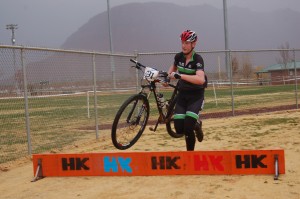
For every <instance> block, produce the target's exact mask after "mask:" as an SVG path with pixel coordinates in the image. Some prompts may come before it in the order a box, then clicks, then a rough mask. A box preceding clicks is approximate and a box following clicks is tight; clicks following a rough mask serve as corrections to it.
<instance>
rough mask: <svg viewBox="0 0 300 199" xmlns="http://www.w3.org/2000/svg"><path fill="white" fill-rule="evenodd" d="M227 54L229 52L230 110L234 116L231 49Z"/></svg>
mask: <svg viewBox="0 0 300 199" xmlns="http://www.w3.org/2000/svg"><path fill="white" fill-rule="evenodd" d="M228 54H229V59H228V66H229V76H230V89H231V111H232V116H234V115H235V113H234V92H233V74H232V64H231V51H230V50H229V52H228Z"/></svg>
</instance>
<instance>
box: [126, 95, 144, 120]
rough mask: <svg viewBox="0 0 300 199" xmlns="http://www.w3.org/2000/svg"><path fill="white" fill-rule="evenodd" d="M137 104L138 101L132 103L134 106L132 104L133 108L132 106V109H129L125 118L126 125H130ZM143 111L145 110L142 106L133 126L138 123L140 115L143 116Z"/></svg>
mask: <svg viewBox="0 0 300 199" xmlns="http://www.w3.org/2000/svg"><path fill="white" fill-rule="evenodd" d="M137 103H138V99H137V100H136V101H135V102H134V104H133V106H132V108H131V110H130V112H129V114H128V116H127V119H126V122H127V123H130V120H131V117H132V114H133V112H134V110H135V108H136V105H137ZM144 110H145V105H144V104H143V105H142V108H141V110H139V113H138V115H137V117H136V120H135V123H134V124H135V125H137V124H138V123H139V122H140V119H141V117H142V114H143V112H144Z"/></svg>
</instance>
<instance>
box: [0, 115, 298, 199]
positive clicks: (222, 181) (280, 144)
mask: <svg viewBox="0 0 300 199" xmlns="http://www.w3.org/2000/svg"><path fill="white" fill-rule="evenodd" d="M203 129H204V133H205V138H204V141H203V142H202V143H196V150H199V151H200V150H242V149H278V148H282V149H284V150H285V167H286V174H283V175H280V176H279V180H274V179H273V175H218V176H216V175H189V176H147V177H144V176H139V177H101V176H95V177H46V178H43V179H41V180H39V181H37V182H31V180H32V179H33V177H34V173H33V168H32V162H31V160H30V158H27V159H24V160H19V161H16V162H14V163H11V164H10V165H9V166H2V167H0V198H5V199H6V198H12V199H16V198H39V199H40V198H65V199H68V198H90V199H99V198H113V199H115V198H123V199H128V198H143V199H157V198H172V199H181V198H187V199H195V198H222V199H223V198H239V199H248V198H255V199H256V198H272V199H276V198H277V199H281V198H289V199H300V111H299V110H290V111H280V112H273V113H264V114H256V115H243V116H236V117H229V118H221V119H216V118H214V119H205V120H203ZM109 133H110V132H109V130H107V131H101V138H100V139H99V140H93V141H90V142H89V143H81V144H80V143H78V144H76V145H74V146H72V147H69V148H68V149H66V150H64V151H59V152H63V153H84V152H97V153H98V152H103V151H105V152H107V151H109V152H116V153H118V152H120V151H119V150H117V149H115V148H114V147H113V146H112V144H111V140H110V135H109ZM184 150H185V142H184V140H183V139H174V138H170V137H169V136H168V135H167V133H166V131H165V128H164V126H163V125H161V126H160V127H159V128H158V131H157V132H155V133H153V132H150V131H148V130H146V131H145V132H144V134H143V136H142V137H141V139H140V140H139V141H138V143H137V144H136V145H134V146H133V147H132V148H131V149H129V150H128V151H184ZM57 152H58V151H53V153H57Z"/></svg>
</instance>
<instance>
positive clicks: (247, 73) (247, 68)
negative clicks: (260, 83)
mask: <svg viewBox="0 0 300 199" xmlns="http://www.w3.org/2000/svg"><path fill="white" fill-rule="evenodd" d="M241 74H242V76H243V78H246V79H250V78H251V76H252V75H253V68H252V63H251V61H250V58H249V56H247V55H246V56H244V57H243V67H242V71H241Z"/></svg>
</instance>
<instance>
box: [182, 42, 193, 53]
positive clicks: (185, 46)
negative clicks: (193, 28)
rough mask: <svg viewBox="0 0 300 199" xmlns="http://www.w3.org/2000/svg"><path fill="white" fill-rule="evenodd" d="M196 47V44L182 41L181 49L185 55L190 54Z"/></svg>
mask: <svg viewBox="0 0 300 199" xmlns="http://www.w3.org/2000/svg"><path fill="white" fill-rule="evenodd" d="M195 46H196V42H188V41H181V48H182V52H183V53H184V54H188V53H190V52H191V51H192V50H193V48H195Z"/></svg>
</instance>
